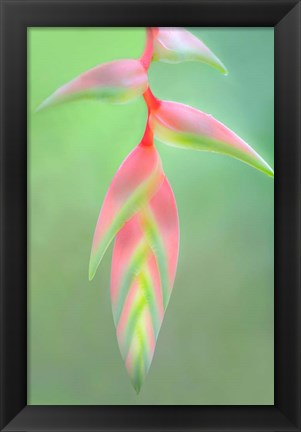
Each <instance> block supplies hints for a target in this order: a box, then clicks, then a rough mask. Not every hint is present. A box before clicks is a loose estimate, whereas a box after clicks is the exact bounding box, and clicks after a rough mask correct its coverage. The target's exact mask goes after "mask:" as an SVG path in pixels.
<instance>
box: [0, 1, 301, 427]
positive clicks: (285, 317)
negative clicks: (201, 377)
mask: <svg viewBox="0 0 301 432" xmlns="http://www.w3.org/2000/svg"><path fill="white" fill-rule="evenodd" d="M300 6H301V5H300V1H299V0H286V1H285V0H198V1H193V0H187V1H184V0H182V1H178V0H161V1H157V0H153V1H138V0H137V1H135V0H134V1H133V0H124V1H120V0H110V1H107V0H106V1H101V0H96V1H95V0H93V1H89V0H87V1H85V0H65V1H56V0H39V1H35V0H1V159H0V160H1V302H0V304H1V407H0V408H1V424H0V426H1V430H2V431H36V430H39V431H46V430H47V431H54V430H60V431H63V430H74V431H84V430H85V431H90V430H91V431H92V430H93V431H96V430H99V431H106V430H110V431H119V430H120V431H122V430H126V431H131V430H133V431H138V430H148V431H153V430H156V431H157V430H166V431H181V430H183V431H184V430H192V429H193V430H211V431H217V430H221V431H222V430H224V431H226V430H227V431H229V430H242V431H250V430H260V431H300V401H301V400H300V389H301V386H300V370H301V368H300V366H301V364H300V313H301V309H300V298H301V297H300V72H301V70H300V65H301V55H300V54H301V53H300V42H301V39H300V36H301V35H300V30H301V26H300V10H301V7H300ZM145 25H151V26H152V25H161V26H174V25H177V26H207V27H208V26H224V27H226V26H231V27H236V26H239V27H245V26H246V27H253V26H272V27H274V28H275V404H274V406H27V379H26V376H27V361H26V356H27V312H26V307H27V280H26V278H27V181H26V179H27V145H26V127H27V117H26V104H27V101H26V97H27V95H26V93H27V73H26V61H27V46H26V43H27V40H26V34H27V27H33V26H38V27H43V26H49V27H54V26H55V27H60V26H73V27H81V26H83V27H98V26H122V27H124V26H145Z"/></svg>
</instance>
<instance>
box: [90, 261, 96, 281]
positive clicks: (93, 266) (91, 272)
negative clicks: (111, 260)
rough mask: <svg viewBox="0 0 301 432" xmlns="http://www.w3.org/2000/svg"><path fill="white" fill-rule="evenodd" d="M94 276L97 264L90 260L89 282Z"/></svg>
mask: <svg viewBox="0 0 301 432" xmlns="http://www.w3.org/2000/svg"><path fill="white" fill-rule="evenodd" d="M94 276H95V265H94V263H93V261H91V260H90V263H89V282H91V281H92V279H93V278H94Z"/></svg>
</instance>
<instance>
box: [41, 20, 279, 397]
mask: <svg viewBox="0 0 301 432" xmlns="http://www.w3.org/2000/svg"><path fill="white" fill-rule="evenodd" d="M193 60H194V61H201V62H203V63H207V64H208V65H210V66H213V67H215V68H216V69H218V70H219V71H220V72H222V73H224V74H227V70H226V68H225V66H224V65H223V64H222V63H221V61H220V60H219V59H218V58H217V57H216V56H215V55H214V54H213V53H212V52H211V51H210V50H209V48H208V47H207V46H206V45H205V44H204V43H203V42H201V41H200V40H199V39H197V38H196V37H195V36H194V35H193V34H192V33H190V32H188V31H186V30H184V29H180V28H158V27H152V28H147V29H146V44H145V49H144V52H143V54H142V56H141V57H140V59H138V60H133V59H131V60H117V61H113V62H110V63H105V64H101V65H99V66H96V67H95V68H93V69H90V70H89V71H87V72H85V73H83V74H82V75H80V76H79V77H77V78H75V79H74V80H72V81H71V82H69V83H68V84H66V85H64V86H62V87H61V88H59V89H58V90H57V91H56V92H55V93H54V94H53V95H52V96H50V97H49V98H48V99H46V100H45V101H44V102H43V103H42V104H41V106H40V107H39V109H42V108H45V107H47V106H50V105H54V104H57V103H60V102H64V101H69V100H74V99H82V98H96V99H99V100H101V101H106V102H111V103H117V104H119V103H127V102H129V101H131V100H133V99H135V98H137V97H139V96H143V97H144V100H145V103H146V105H147V109H148V116H147V120H146V127H145V132H144V135H143V137H142V139H141V142H140V143H139V144H138V146H137V147H135V149H134V150H133V151H132V152H131V153H130V154H129V155H128V157H127V158H126V159H125V160H124V161H123V163H122V164H121V166H120V167H119V169H118V171H117V173H116V174H115V177H114V178H113V180H112V183H111V185H110V187H109V189H108V192H107V194H106V196H105V199H104V202H103V205H102V208H101V210H100V214H99V217H98V221H97V224H96V228H95V233H94V238H93V244H92V251H91V257H90V265H89V279H90V280H91V279H92V278H93V277H94V275H95V272H96V270H97V267H98V265H99V263H100V261H101V259H102V257H103V255H104V253H105V252H106V250H107V248H108V246H109V244H110V243H111V241H112V240H113V239H114V238H115V244H114V249H113V258H112V273H111V301H112V309H113V316H114V322H115V326H116V333H117V339H118V344H119V348H120V351H121V355H122V357H123V360H124V362H125V366H126V369H127V372H128V374H129V377H130V379H131V381H132V384H133V386H134V388H135V389H136V391H137V393H138V392H139V391H140V388H141V385H142V383H143V381H144V379H145V376H146V374H147V372H148V370H149V367H150V364H151V361H152V358H153V355H154V350H155V346H156V341H157V338H158V334H159V330H160V327H161V324H162V321H163V318H164V313H165V311H166V308H167V305H168V302H169V299H170V295H171V292H172V288H173V283H174V279H175V274H176V268H177V261H178V251H179V222H178V212H177V206H176V202H175V198H174V195H173V192H172V189H171V186H170V184H169V182H168V180H167V178H166V176H165V174H164V171H163V168H162V164H161V160H160V157H159V155H158V152H157V150H156V147H155V146H154V138H156V139H157V140H159V141H161V142H163V143H165V144H169V145H172V146H175V147H182V148H188V149H195V150H205V151H211V152H217V153H222V154H225V155H229V156H232V157H234V158H237V159H239V160H241V161H242V162H245V163H247V164H249V165H251V166H253V167H254V168H257V169H258V170H261V171H262V172H264V173H266V174H267V175H269V176H271V177H273V175H274V174H273V170H272V168H271V167H270V166H269V165H268V164H267V163H266V162H265V161H264V160H263V159H262V158H261V157H260V156H259V155H258V154H257V153H256V152H255V150H253V149H252V148H251V147H250V146H249V145H248V144H247V143H246V142H245V141H244V140H243V139H241V138H240V137H239V136H237V135H236V134H235V133H234V132H232V131H231V130H230V129H228V128H227V127H226V126H225V125H223V124H222V123H220V122H219V121H217V120H216V119H215V118H213V117H212V116H211V115H208V114H205V113H203V112H201V111H199V110H197V109H195V108H192V107H190V106H187V105H183V104H181V103H176V102H170V101H162V100H160V99H158V98H156V97H155V96H154V95H153V93H152V92H151V89H150V87H149V84H148V69H149V66H150V64H151V62H153V61H161V62H167V63H179V62H183V61H193Z"/></svg>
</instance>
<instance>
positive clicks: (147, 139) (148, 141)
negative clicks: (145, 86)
mask: <svg viewBox="0 0 301 432" xmlns="http://www.w3.org/2000/svg"><path fill="white" fill-rule="evenodd" d="M149 116H150V110H148V113H147V120H146V126H145V131H144V134H143V138H142V140H141V142H140V145H142V146H152V145H153V144H154V134H153V131H152V130H151V127H150V124H149Z"/></svg>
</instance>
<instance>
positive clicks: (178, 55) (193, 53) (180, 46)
mask: <svg viewBox="0 0 301 432" xmlns="http://www.w3.org/2000/svg"><path fill="white" fill-rule="evenodd" d="M153 33H154V34H155V36H154V42H153V43H154V53H153V60H154V61H156V60H159V61H162V62H166V63H180V62H183V61H201V62H203V63H207V64H208V65H210V66H213V67H214V68H216V69H217V70H219V71H220V72H222V73H223V74H225V75H227V74H228V71H227V69H226V67H225V66H224V65H223V63H222V62H221V61H220V60H219V59H218V58H217V57H216V55H215V54H213V52H212V51H210V49H209V48H208V47H207V46H206V45H205V44H204V43H203V42H202V41H201V40H199V39H198V38H196V37H195V36H194V35H193V34H192V33H190V32H189V31H187V30H185V29H182V28H177V27H167V28H162V27H159V28H158V29H156V30H154V32H153Z"/></svg>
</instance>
